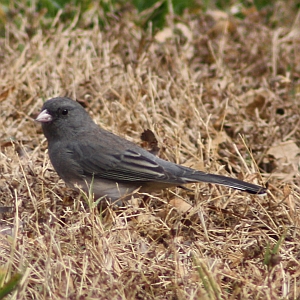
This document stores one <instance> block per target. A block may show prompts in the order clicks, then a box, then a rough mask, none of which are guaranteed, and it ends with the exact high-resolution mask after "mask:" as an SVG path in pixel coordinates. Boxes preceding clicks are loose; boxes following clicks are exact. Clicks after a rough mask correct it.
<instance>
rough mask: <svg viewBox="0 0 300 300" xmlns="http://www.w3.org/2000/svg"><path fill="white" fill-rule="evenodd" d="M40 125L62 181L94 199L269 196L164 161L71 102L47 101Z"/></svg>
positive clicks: (233, 181)
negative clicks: (179, 189) (192, 187)
mask: <svg viewBox="0 0 300 300" xmlns="http://www.w3.org/2000/svg"><path fill="white" fill-rule="evenodd" d="M36 121H37V122H40V123H41V124H42V130H43V133H44V135H45V137H46V139H47V141H48V153H49V157H50V161H51V163H52V165H53V167H54V169H55V170H56V172H57V173H58V175H59V176H60V178H62V179H63V180H64V181H65V183H66V184H67V186H70V187H72V188H76V187H78V186H79V187H81V188H82V190H84V191H85V192H89V191H90V186H91V187H92V192H93V194H94V199H106V200H107V201H109V202H110V203H117V202H119V201H120V199H125V198H126V197H128V196H129V197H130V196H131V195H132V194H133V193H136V192H137V191H138V192H139V193H151V192H155V191H159V190H162V189H165V188H169V187H174V186H183V185H184V184H188V183H198V182H206V183H212V184H217V185H223V186H226V187H229V188H233V189H236V190H240V191H243V192H247V193H250V194H257V195H261V194H266V192H267V188H265V187H263V186H259V185H256V184H252V183H248V182H245V181H242V180H239V179H235V178H231V177H227V176H223V175H217V174H210V173H205V172H202V171H199V170H196V169H192V168H189V167H186V166H183V165H179V164H176V163H173V162H170V161H166V160H164V159H161V158H159V157H158V156H156V155H154V154H152V153H150V152H149V151H147V150H146V149H144V148H142V147H140V146H138V145H136V144H135V143H133V142H130V141H128V140H127V139H124V138H122V137H120V136H118V135H115V134H113V133H111V132H109V131H107V130H104V129H103V128H101V127H100V126H99V125H97V124H96V123H95V122H94V121H93V119H92V118H91V117H90V115H89V114H88V112H87V111H86V110H85V109H84V108H83V106H82V105H81V104H80V103H78V102H77V101H75V100H72V99H70V98H67V97H56V98H52V99H50V100H47V101H45V102H44V104H43V107H42V109H41V112H40V113H39V115H38V116H37V118H36ZM121 201H122V200H121Z"/></svg>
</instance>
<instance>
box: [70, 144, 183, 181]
mask: <svg viewBox="0 0 300 300" xmlns="http://www.w3.org/2000/svg"><path fill="white" fill-rule="evenodd" d="M130 148H131V147H130ZM138 149H139V151H137V150H135V149H127V150H122V151H118V149H107V145H105V146H104V145H99V143H89V144H84V143H81V144H80V143H74V144H72V146H71V147H69V148H68V151H69V154H71V156H72V158H73V159H74V160H75V161H76V162H77V164H78V165H79V166H80V168H81V169H82V174H83V175H85V176H94V177H95V178H103V179H108V180H115V181H123V182H133V181H134V182H136V181H139V182H149V181H153V182H165V183H172V184H180V183H183V180H181V179H180V178H178V177H176V176H174V175H173V174H172V173H170V172H168V171H167V170H165V168H164V167H162V166H161V165H160V164H159V163H157V162H156V157H155V156H154V155H152V154H151V153H149V152H147V151H146V150H145V151H143V150H142V151H141V149H140V148H138Z"/></svg>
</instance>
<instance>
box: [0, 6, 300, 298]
mask: <svg viewBox="0 0 300 300" xmlns="http://www.w3.org/2000/svg"><path fill="white" fill-rule="evenodd" d="M281 9H282V7H281ZM285 9H287V10H288V9H289V8H288V7H286V8H285ZM131 13H132V12H131V11H124V15H123V16H122V17H121V18H119V19H118V20H116V22H115V23H113V22H112V24H111V25H110V27H109V28H106V30H100V28H98V27H97V26H94V28H93V29H81V28H79V27H77V26H76V24H75V23H74V24H73V25H69V26H67V27H64V26H63V25H61V24H60V23H59V22H58V21H57V22H56V23H55V22H54V24H53V26H52V27H51V29H49V30H42V29H40V28H39V27H38V26H36V27H35V24H34V22H33V20H30V19H24V20H23V25H22V26H21V28H20V29H19V28H17V27H15V25H14V24H13V23H10V22H9V20H8V21H7V22H8V23H7V35H6V38H2V39H1V40H0V48H1V49H2V50H1V57H0V74H1V80H0V103H1V112H0V124H1V131H0V136H1V140H0V142H1V152H0V170H1V175H0V205H1V206H12V207H13V212H9V213H1V214H0V216H1V223H0V225H1V230H2V234H1V235H0V264H1V265H0V271H1V273H2V274H5V276H6V280H8V279H9V278H10V277H11V276H12V275H14V274H15V273H18V272H20V273H22V274H23V277H22V280H21V282H20V284H19V286H18V289H17V290H15V292H14V293H13V294H11V296H10V297H11V299H50V298H51V299H299V297H300V271H299V270H300V263H299V260H300V231H299V223H300V217H299V216H300V200H299V199H300V190H299V172H298V167H299V162H298V157H297V156H296V155H297V154H298V153H299V148H298V147H299V138H300V130H299V122H300V118H299V106H300V105H299V103H300V102H299V100H300V97H299V86H300V81H299V77H300V64H299V62H300V52H299V46H300V32H299V28H300V22H299V15H298V16H296V15H294V14H290V15H292V16H293V18H291V19H290V20H287V19H284V20H280V19H279V20H278V22H277V23H276V26H274V28H272V29H270V27H268V26H266V25H265V24H264V23H263V16H261V15H259V14H258V15H254V16H252V15H249V16H248V17H247V18H246V19H245V20H243V21H241V20H237V19H234V18H232V19H231V20H230V21H229V23H228V22H227V23H226V22H224V21H223V20H218V19H217V16H216V15H215V14H212V15H208V14H207V15H198V16H197V17H191V16H188V15H186V16H185V17H184V23H183V22H182V23H180V24H181V25H180V26H181V27H180V26H179V27H178V28H177V29H176V32H177V33H176V34H174V35H172V36H171V37H170V38H167V37H166V36H167V31H164V32H162V34H161V36H160V38H161V39H162V41H161V42H158V41H157V40H156V39H152V38H150V36H148V35H147V34H143V33H142V31H141V30H140V28H138V27H137V26H135V25H134V23H133V22H131V21H130V19H131V18H130V14H131ZM128 14H129V16H128ZM278 15H280V10H279V12H278ZM92 17H93V16H92V13H91V15H89V18H90V19H91V18H92ZM293 22H294V24H293ZM183 24H184V25H183ZM227 25H229V26H227ZM28 28H29V29H30V30H28ZM58 95H62V96H64V95H68V96H70V97H73V98H76V99H77V100H79V101H81V102H82V103H83V104H84V105H85V106H86V108H87V110H88V111H89V112H90V114H91V115H92V117H93V118H94V119H95V120H96V121H97V123H98V124H99V125H101V126H103V127H104V128H105V129H108V130H110V131H113V132H114V133H116V134H118V135H121V136H125V137H126V138H128V139H130V140H132V141H135V142H136V143H140V142H141V141H140V134H141V133H142V132H143V130H144V129H147V128H150V129H151V130H152V131H154V132H155V133H156V135H157V139H158V142H159V146H160V147H161V149H162V151H161V153H160V155H161V156H162V157H164V158H166V159H169V160H171V161H175V162H178V163H181V164H185V165H188V166H191V167H194V168H198V169H202V170H207V171H209V172H214V173H220V174H227V175H228V176H232V177H239V178H241V179H245V180H247V181H250V182H256V183H264V182H267V181H268V184H269V190H270V192H269V194H268V195H267V196H266V197H264V198H260V197H257V196H252V195H247V194H243V193H240V192H236V191H233V190H229V189H227V188H223V187H217V186H212V185H207V184H199V185H196V186H191V188H192V189H193V190H195V191H194V192H189V191H184V190H180V189H176V190H172V191H165V192H163V193H162V194H160V195H152V196H150V197H149V198H148V199H147V201H146V200H145V201H142V200H139V201H137V203H134V204H128V205H127V206H125V207H124V208H115V207H108V208H107V209H106V210H105V211H104V212H103V213H102V214H100V213H99V212H98V211H97V209H96V208H94V206H93V204H92V203H90V202H89V201H87V200H86V197H85V196H82V195H78V193H76V192H73V191H71V190H69V189H67V188H66V187H65V184H64V183H63V182H62V181H61V180H59V178H58V176H57V174H56V173H55V171H54V170H53V168H52V166H51V164H50V162H49V159H48V155H47V151H46V149H47V144H46V141H45V139H44V136H43V135H42V132H41V129H40V126H39V125H38V124H36V123H35V122H34V117H35V116H36V115H37V113H38V112H39V110H40V108H41V106H42V104H43V101H44V100H46V99H48V98H52V97H54V96H58ZM183 201H184V202H183ZM185 202H186V204H185V205H184V203H185ZM87 203H88V204H87ZM4 229H6V230H4ZM276 247H277V248H278V249H277V248H276ZM268 249H270V250H271V251H269V252H268Z"/></svg>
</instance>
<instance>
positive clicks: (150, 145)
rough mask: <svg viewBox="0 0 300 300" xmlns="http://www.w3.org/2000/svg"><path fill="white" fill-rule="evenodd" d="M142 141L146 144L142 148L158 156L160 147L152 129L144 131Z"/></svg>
mask: <svg viewBox="0 0 300 300" xmlns="http://www.w3.org/2000/svg"><path fill="white" fill-rule="evenodd" d="M141 140H142V141H143V142H145V143H142V147H143V148H146V149H147V150H148V151H149V152H150V153H152V154H153V155H157V154H158V152H159V147H158V146H157V145H158V142H157V139H156V137H155V135H154V133H153V132H152V131H151V130H150V129H146V130H144V132H143V133H142V134H141Z"/></svg>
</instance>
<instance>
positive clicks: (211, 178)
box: [181, 171, 267, 195]
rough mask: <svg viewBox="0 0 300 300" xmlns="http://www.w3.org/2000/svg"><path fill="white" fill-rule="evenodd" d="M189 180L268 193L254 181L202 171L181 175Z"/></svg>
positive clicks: (257, 192)
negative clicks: (249, 181)
mask: <svg viewBox="0 0 300 300" xmlns="http://www.w3.org/2000/svg"><path fill="white" fill-rule="evenodd" d="M181 178H182V179H183V180H185V181H186V182H187V183H188V182H208V183H214V184H219V185H224V186H228V187H230V188H233V189H236V190H240V191H243V192H247V193H250V194H258V195H263V194H266V192H267V188H265V187H262V186H260V185H256V184H253V183H248V182H245V181H242V180H239V179H235V178H230V177H226V176H223V175H216V174H209V173H204V172H201V171H193V172H191V173H187V174H185V176H182V177H181Z"/></svg>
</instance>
